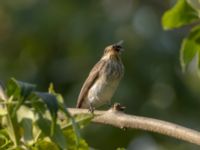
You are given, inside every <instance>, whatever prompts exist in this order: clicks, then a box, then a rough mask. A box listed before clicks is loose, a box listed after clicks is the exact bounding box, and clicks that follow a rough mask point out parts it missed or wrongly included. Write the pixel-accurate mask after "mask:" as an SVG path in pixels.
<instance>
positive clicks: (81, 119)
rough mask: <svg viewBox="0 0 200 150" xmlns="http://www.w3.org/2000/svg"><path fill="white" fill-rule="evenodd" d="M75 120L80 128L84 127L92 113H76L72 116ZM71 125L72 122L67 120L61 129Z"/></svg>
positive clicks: (91, 117)
mask: <svg viewBox="0 0 200 150" xmlns="http://www.w3.org/2000/svg"><path fill="white" fill-rule="evenodd" d="M74 118H75V122H76V123H77V124H78V125H79V127H80V128H84V127H85V126H86V125H88V124H89V123H90V122H91V120H92V119H93V115H92V114H78V115H75V116H74ZM71 126H72V123H71V122H69V123H68V124H66V125H64V126H63V129H66V128H70V127H71Z"/></svg>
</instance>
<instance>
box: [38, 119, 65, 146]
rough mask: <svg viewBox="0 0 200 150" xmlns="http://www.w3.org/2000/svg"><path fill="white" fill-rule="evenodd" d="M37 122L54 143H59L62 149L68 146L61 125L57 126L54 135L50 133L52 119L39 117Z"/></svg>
mask: <svg viewBox="0 0 200 150" xmlns="http://www.w3.org/2000/svg"><path fill="white" fill-rule="evenodd" d="M37 124H38V126H39V128H40V129H41V131H42V133H43V134H45V135H46V136H49V137H50V138H51V140H52V141H53V142H54V143H56V144H57V145H59V146H60V147H61V148H62V149H66V148H67V144H66V139H65V136H64V134H63V132H62V130H61V129H60V126H59V125H56V126H55V132H54V134H53V135H51V133H50V131H51V121H50V120H47V119H44V118H42V117H39V118H38V120H37Z"/></svg>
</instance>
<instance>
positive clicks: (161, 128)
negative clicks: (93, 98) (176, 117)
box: [68, 108, 200, 145]
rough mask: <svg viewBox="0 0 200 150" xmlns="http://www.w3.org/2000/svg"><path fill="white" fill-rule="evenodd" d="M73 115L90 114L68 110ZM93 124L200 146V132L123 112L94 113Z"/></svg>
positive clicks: (86, 110)
mask: <svg viewBox="0 0 200 150" xmlns="http://www.w3.org/2000/svg"><path fill="white" fill-rule="evenodd" d="M68 111H69V112H70V113H71V114H72V115H75V114H82V113H90V112H88V109H75V108H68ZM94 116H95V117H94V119H93V120H92V121H93V122H96V123H101V124H108V125H112V126H115V127H118V128H133V129H141V130H146V131H151V132H156V133H160V134H163V135H167V136H170V137H174V138H177V139H180V140H183V141H187V142H190V143H193V144H196V145H200V132H198V131H195V130H193V129H189V128H186V127H183V126H180V125H177V124H174V123H170V122H167V121H162V120H158V119H153V118H148V117H140V116H135V115H128V114H125V113H124V112H122V111H117V110H114V109H110V110H108V111H94Z"/></svg>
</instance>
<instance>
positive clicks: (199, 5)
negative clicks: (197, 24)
mask: <svg viewBox="0 0 200 150" xmlns="http://www.w3.org/2000/svg"><path fill="white" fill-rule="evenodd" d="M187 2H188V4H190V6H192V8H194V9H195V10H196V11H197V12H198V13H200V1H199V0H187Z"/></svg>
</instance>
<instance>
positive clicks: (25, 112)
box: [17, 106, 35, 144]
mask: <svg viewBox="0 0 200 150" xmlns="http://www.w3.org/2000/svg"><path fill="white" fill-rule="evenodd" d="M17 119H18V122H19V123H20V125H21V128H22V129H21V130H22V131H23V133H22V137H23V140H24V142H25V143H27V144H33V142H34V139H35V137H34V136H33V129H34V127H33V124H34V121H35V117H34V113H33V111H32V110H31V109H30V108H28V107H26V106H21V107H20V108H19V109H18V111H17Z"/></svg>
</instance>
